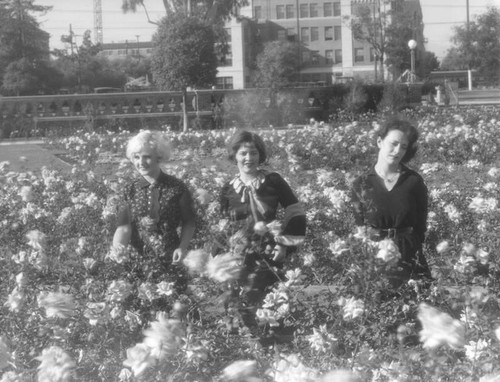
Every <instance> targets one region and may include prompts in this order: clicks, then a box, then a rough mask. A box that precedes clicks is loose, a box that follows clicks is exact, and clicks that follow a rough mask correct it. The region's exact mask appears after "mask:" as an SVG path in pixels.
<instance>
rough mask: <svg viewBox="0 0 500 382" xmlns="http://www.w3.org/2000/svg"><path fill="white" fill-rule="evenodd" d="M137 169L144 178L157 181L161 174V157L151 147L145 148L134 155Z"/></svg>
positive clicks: (133, 159)
mask: <svg viewBox="0 0 500 382" xmlns="http://www.w3.org/2000/svg"><path fill="white" fill-rule="evenodd" d="M132 163H133V164H134V167H135V169H136V170H137V171H138V172H139V174H141V175H142V176H144V177H151V178H154V179H156V178H157V177H158V175H159V174H160V157H159V156H158V155H157V154H156V152H155V150H154V149H153V148H152V147H150V146H144V147H142V148H141V149H140V150H139V151H137V152H135V153H133V154H132Z"/></svg>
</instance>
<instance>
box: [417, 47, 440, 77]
mask: <svg viewBox="0 0 500 382" xmlns="http://www.w3.org/2000/svg"><path fill="white" fill-rule="evenodd" d="M416 68H417V69H416V71H417V77H419V78H422V79H424V78H427V77H429V75H430V74H431V72H432V71H433V70H437V69H438V68H439V60H438V58H437V57H436V55H435V54H434V53H433V52H426V51H424V52H421V54H420V55H419V56H417V60H416Z"/></svg>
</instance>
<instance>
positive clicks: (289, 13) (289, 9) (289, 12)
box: [286, 4, 295, 19]
mask: <svg viewBox="0 0 500 382" xmlns="http://www.w3.org/2000/svg"><path fill="white" fill-rule="evenodd" d="M286 18H287V19H293V18H295V8H294V6H293V5H290V4H289V5H287V6H286Z"/></svg>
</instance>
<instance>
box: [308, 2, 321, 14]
mask: <svg viewBox="0 0 500 382" xmlns="http://www.w3.org/2000/svg"><path fill="white" fill-rule="evenodd" d="M309 9H310V13H309V17H318V16H319V13H318V4H316V3H311V4H309Z"/></svg>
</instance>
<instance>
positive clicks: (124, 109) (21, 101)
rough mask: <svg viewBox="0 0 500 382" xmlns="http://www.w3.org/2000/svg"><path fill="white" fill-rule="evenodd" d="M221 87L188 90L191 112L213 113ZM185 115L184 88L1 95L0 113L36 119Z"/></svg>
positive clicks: (200, 113) (188, 106)
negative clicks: (175, 90)
mask: <svg viewBox="0 0 500 382" xmlns="http://www.w3.org/2000/svg"><path fill="white" fill-rule="evenodd" d="M223 95H224V91H222V90H199V91H189V92H187V96H186V100H187V102H186V106H187V113H188V114H189V115H197V114H198V115H211V114H212V111H213V108H214V104H215V102H218V100H220V99H221V97H223ZM176 115H179V116H180V115H182V92H160V91H157V92H125V93H100V94H72V95H66V94H65V95H47V96H28V97H0V116H1V117H3V118H4V119H5V118H8V117H18V116H24V117H27V118H33V119H34V120H35V121H54V120H85V119H88V118H95V119H112V118H145V117H167V116H176Z"/></svg>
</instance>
